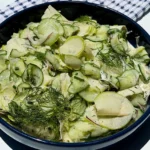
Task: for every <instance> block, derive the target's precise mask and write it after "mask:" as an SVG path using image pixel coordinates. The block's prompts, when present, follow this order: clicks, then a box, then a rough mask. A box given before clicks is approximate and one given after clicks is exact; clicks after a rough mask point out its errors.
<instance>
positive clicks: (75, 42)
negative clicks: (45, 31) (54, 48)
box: [59, 36, 85, 57]
mask: <svg viewBox="0 0 150 150" xmlns="http://www.w3.org/2000/svg"><path fill="white" fill-rule="evenodd" d="M84 48H85V46H84V40H83V39H82V38H81V37H79V36H72V37H69V38H68V39H67V40H66V42H65V43H64V44H63V45H62V46H61V47H60V48H59V53H60V54H61V55H72V56H76V57H80V56H81V55H82V53H83V51H84Z"/></svg>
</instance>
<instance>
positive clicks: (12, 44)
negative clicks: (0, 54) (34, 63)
mask: <svg viewBox="0 0 150 150" xmlns="http://www.w3.org/2000/svg"><path fill="white" fill-rule="evenodd" d="M25 45H30V43H29V41H28V40H25V39H20V38H12V39H10V40H9V41H8V42H7V47H6V50H7V56H9V55H10V52H11V50H13V49H15V50H17V52H18V53H23V54H24V55H25V54H27V53H28V50H27V47H26V46H25ZM17 52H16V54H17ZM18 55H19V54H18Z"/></svg>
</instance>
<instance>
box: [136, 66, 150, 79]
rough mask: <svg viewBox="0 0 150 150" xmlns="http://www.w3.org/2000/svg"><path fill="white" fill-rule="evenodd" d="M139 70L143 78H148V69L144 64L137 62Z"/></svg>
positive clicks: (149, 72)
mask: <svg viewBox="0 0 150 150" xmlns="http://www.w3.org/2000/svg"><path fill="white" fill-rule="evenodd" d="M138 67H139V70H140V72H141V74H142V76H143V78H144V80H146V81H148V80H150V69H149V68H148V67H147V66H146V65H145V64H142V63H141V64H138Z"/></svg>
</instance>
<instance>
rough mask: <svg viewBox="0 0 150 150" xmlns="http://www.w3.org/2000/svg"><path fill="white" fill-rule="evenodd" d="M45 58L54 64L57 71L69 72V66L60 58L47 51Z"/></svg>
mask: <svg viewBox="0 0 150 150" xmlns="http://www.w3.org/2000/svg"><path fill="white" fill-rule="evenodd" d="M45 57H46V59H47V60H48V61H49V62H50V63H51V64H52V66H53V68H54V69H55V70H59V71H62V72H66V71H67V70H68V66H67V65H66V64H65V63H64V62H63V61H62V60H61V58H60V56H58V55H56V54H53V53H52V52H50V51H47V52H46V56H45Z"/></svg>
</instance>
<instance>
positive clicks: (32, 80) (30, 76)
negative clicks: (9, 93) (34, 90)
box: [23, 64, 43, 87]
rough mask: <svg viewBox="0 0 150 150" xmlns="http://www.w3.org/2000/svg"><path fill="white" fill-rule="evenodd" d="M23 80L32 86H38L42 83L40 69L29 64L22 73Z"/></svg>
mask: <svg viewBox="0 0 150 150" xmlns="http://www.w3.org/2000/svg"><path fill="white" fill-rule="evenodd" d="M23 81H24V82H25V83H28V84H30V85H31V86H32V87H38V86H40V85H41V84H42V83H43V72H42V70H41V69H40V68H39V67H38V66H36V65H33V64H29V65H28V66H27V69H26V70H25V72H24V74H23Z"/></svg>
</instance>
